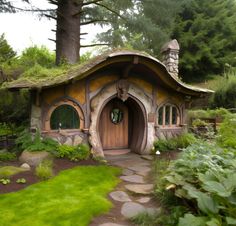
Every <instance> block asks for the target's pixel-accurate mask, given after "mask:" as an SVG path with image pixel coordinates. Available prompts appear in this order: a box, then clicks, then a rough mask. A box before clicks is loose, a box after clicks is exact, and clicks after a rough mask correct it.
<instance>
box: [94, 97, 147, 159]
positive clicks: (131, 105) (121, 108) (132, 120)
mask: <svg viewBox="0 0 236 226" xmlns="http://www.w3.org/2000/svg"><path fill="white" fill-rule="evenodd" d="M98 131H99V136H100V140H101V144H102V148H103V151H104V153H105V154H106V151H107V152H108V151H109V152H111V151H112V150H116V153H117V154H118V153H119V151H120V153H123V152H124V151H133V152H137V153H140V152H141V151H142V149H143V148H144V146H145V142H146V141H145V139H144V138H145V137H146V136H145V133H146V127H145V117H144V110H143V109H142V108H141V106H140V105H139V104H138V103H137V101H136V100H134V99H133V98H131V97H129V98H128V99H127V100H126V101H125V102H123V101H122V100H120V99H118V98H113V99H111V100H110V101H108V102H107V103H106V105H105V106H104V108H103V110H102V112H101V114H100V118H99V128H98Z"/></svg>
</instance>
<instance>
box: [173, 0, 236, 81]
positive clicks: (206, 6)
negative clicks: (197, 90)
mask: <svg viewBox="0 0 236 226" xmlns="http://www.w3.org/2000/svg"><path fill="white" fill-rule="evenodd" d="M235 12H236V2H235V0H208V1H202V0H192V1H191V2H190V3H189V4H185V5H184V10H183V11H182V12H181V13H180V14H179V16H178V18H177V20H176V27H175V29H174V31H173V34H172V36H173V37H174V38H177V40H178V41H179V42H180V46H181V54H180V74H181V75H182V76H183V78H184V80H186V81H192V80H203V79H204V78H206V76H207V75H209V74H218V73H221V72H222V71H223V70H224V67H225V64H229V65H231V66H236V58H235V57H236V29H235V24H236V14H235Z"/></svg>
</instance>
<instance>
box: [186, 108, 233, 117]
mask: <svg viewBox="0 0 236 226" xmlns="http://www.w3.org/2000/svg"><path fill="white" fill-rule="evenodd" d="M229 114H230V112H229V111H228V110H227V109H225V108H217V109H207V110H202V109H198V110H190V111H188V118H189V119H191V118H195V119H199V118H222V119H224V118H225V117H226V116H227V115H229Z"/></svg>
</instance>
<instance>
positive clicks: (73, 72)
mask: <svg viewBox="0 0 236 226" xmlns="http://www.w3.org/2000/svg"><path fill="white" fill-rule="evenodd" d="M132 55H133V56H138V57H145V58H147V59H149V60H150V61H153V62H154V63H156V64H158V65H160V66H161V67H162V69H163V70H164V71H165V73H166V74H169V79H171V80H172V81H175V84H176V85H177V84H178V85H179V86H182V87H183V88H184V89H187V90H189V91H190V90H191V91H194V92H201V93H209V92H210V90H206V89H201V88H198V87H193V86H190V85H187V84H184V83H183V82H182V81H181V80H180V79H179V78H178V77H176V76H173V75H172V74H170V73H169V72H168V71H167V69H166V67H165V65H164V64H163V63H162V62H160V61H158V60H157V59H156V58H154V57H152V56H150V55H149V54H147V53H144V52H140V51H134V50H124V49H118V50H117V49H116V50H113V51H106V52H105V53H103V54H101V55H99V56H96V57H94V58H92V59H91V60H88V61H87V62H84V63H82V64H75V65H70V66H69V65H66V66H65V65H64V66H60V67H56V66H55V67H53V68H50V69H48V68H44V67H42V66H40V65H35V66H34V67H33V68H31V69H29V70H27V71H25V72H24V73H23V74H22V75H21V76H20V77H19V78H18V79H17V80H14V81H11V82H8V83H5V84H4V87H5V88H8V89H20V88H30V89H39V88H42V87H50V86H55V85H59V84H63V83H67V82H68V81H70V80H80V79H82V78H84V77H86V76H87V75H89V74H91V73H92V72H94V69H98V68H97V67H96V68H95V66H97V65H99V64H100V63H104V62H106V60H107V59H109V58H113V57H117V56H132Z"/></svg>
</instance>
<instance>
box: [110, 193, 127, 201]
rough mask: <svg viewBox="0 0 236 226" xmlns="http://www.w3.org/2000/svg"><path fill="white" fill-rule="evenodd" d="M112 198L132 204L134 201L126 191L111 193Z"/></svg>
mask: <svg viewBox="0 0 236 226" xmlns="http://www.w3.org/2000/svg"><path fill="white" fill-rule="evenodd" d="M110 197H111V198H112V199H114V200H116V201H119V202H130V201H132V200H131V199H130V198H129V196H128V195H127V194H126V193H125V192H124V191H114V192H111V193H110Z"/></svg>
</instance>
